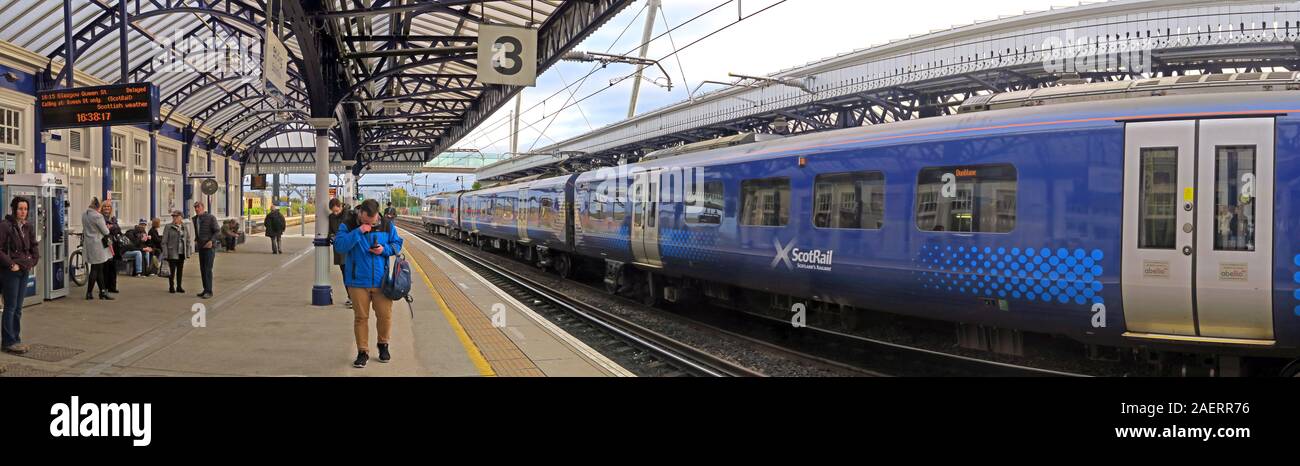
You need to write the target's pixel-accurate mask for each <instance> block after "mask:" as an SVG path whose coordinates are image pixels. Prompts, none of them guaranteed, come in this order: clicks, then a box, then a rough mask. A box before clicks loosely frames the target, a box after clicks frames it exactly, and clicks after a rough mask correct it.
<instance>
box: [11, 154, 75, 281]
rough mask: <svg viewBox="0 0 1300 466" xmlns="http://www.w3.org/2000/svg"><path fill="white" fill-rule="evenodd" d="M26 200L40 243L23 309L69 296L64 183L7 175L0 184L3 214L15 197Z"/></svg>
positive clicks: (42, 176) (45, 176) (60, 178)
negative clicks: (38, 260) (39, 257)
mask: <svg viewBox="0 0 1300 466" xmlns="http://www.w3.org/2000/svg"><path fill="white" fill-rule="evenodd" d="M18 196H21V197H25V198H27V201H28V203H27V205H28V206H30V209H31V210H30V211H29V215H30V218H31V219H32V222H33V224H32V225H33V226H34V227H35V228H36V240H37V241H39V242H40V248H41V260H40V262H39V263H37V265H36V268H35V269H33V270H32V274H31V275H30V276H28V278H27V287H26V290H27V291H26V299H25V300H24V306H30V305H35V304H39V303H40V302H41V301H44V300H47V299H54V298H61V297H64V296H67V295H68V285H69V283H68V270H67V262H68V231H67V227H68V215H67V203H66V201H67V197H68V188H67V180H66V179H65V177H64V175H62V174H53V173H29V174H17V175H8V176H6V177H5V179H4V180H3V181H0V199H3V201H4V205H3V209H4V213H5V215H9V214H10V213H11V212H9V203H10V202H11V201H12V200H13V198H14V197H18ZM33 298H35V299H33Z"/></svg>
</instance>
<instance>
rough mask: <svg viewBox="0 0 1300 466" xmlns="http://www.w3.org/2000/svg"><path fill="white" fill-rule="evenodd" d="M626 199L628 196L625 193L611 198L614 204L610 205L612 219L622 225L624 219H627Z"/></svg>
mask: <svg viewBox="0 0 1300 466" xmlns="http://www.w3.org/2000/svg"><path fill="white" fill-rule="evenodd" d="M626 199H627V196H626V195H625V194H623V193H619V194H616V195H614V196H612V197H611V200H612V201H613V202H612V203H611V205H610V218H612V219H614V221H615V222H620V223H621V222H622V221H623V219H624V218H627V202H626Z"/></svg>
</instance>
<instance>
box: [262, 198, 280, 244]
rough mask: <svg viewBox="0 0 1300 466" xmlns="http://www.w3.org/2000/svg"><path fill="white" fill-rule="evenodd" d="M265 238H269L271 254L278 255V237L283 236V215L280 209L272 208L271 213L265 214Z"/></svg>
mask: <svg viewBox="0 0 1300 466" xmlns="http://www.w3.org/2000/svg"><path fill="white" fill-rule="evenodd" d="M263 222H264V223H265V224H266V236H267V237H268V238H271V254H280V253H281V252H282V251H280V237H281V236H284V214H281V213H280V209H278V208H275V207H272V208H271V212H270V213H268V214H266V220H263Z"/></svg>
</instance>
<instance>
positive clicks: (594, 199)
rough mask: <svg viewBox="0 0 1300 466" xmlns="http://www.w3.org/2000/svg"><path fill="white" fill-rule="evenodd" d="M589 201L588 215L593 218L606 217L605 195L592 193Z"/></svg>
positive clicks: (602, 218)
mask: <svg viewBox="0 0 1300 466" xmlns="http://www.w3.org/2000/svg"><path fill="white" fill-rule="evenodd" d="M590 196H591V197H590V199H588V201H587V216H588V217H589V218H591V219H592V220H604V219H605V199H604V196H602V195H600V194H597V193H591V194H590Z"/></svg>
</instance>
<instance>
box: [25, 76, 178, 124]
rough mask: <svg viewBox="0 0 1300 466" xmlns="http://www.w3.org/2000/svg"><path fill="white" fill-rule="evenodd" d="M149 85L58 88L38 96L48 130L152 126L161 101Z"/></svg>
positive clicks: (38, 102) (40, 93) (43, 122)
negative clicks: (150, 124)
mask: <svg viewBox="0 0 1300 466" xmlns="http://www.w3.org/2000/svg"><path fill="white" fill-rule="evenodd" d="M154 89H155V88H154V86H153V85H152V84H149V83H137V84H116V85H112V86H96V87H78V88H73V89H56V90H52V91H40V92H37V93H36V99H37V104H38V106H39V108H40V115H41V126H42V127H43V128H45V129H58V128H76V127H83V126H118V125H135V124H141V123H150V122H152V121H154V119H156V118H157V117H158V98H157V92H156V91H155V90H154Z"/></svg>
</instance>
